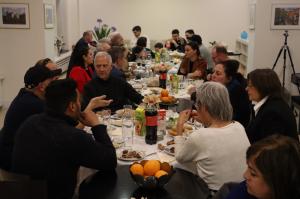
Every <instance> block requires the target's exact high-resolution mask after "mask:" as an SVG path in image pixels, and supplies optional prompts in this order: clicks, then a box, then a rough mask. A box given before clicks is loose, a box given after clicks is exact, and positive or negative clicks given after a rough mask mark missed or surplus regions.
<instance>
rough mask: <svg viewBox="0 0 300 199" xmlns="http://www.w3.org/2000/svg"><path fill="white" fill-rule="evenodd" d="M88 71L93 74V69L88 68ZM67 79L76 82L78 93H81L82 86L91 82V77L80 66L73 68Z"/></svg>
mask: <svg viewBox="0 0 300 199" xmlns="http://www.w3.org/2000/svg"><path fill="white" fill-rule="evenodd" d="M88 70H89V72H90V74H93V69H92V68H91V67H88ZM69 77H70V78H72V79H74V80H75V81H76V83H77V89H78V90H79V92H80V93H82V91H83V87H84V85H85V84H86V83H88V82H89V81H90V80H91V77H90V76H89V75H88V73H87V72H86V71H85V70H84V69H83V68H82V67H81V66H73V68H72V70H71V72H70V75H69Z"/></svg>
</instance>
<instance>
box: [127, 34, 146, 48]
mask: <svg viewBox="0 0 300 199" xmlns="http://www.w3.org/2000/svg"><path fill="white" fill-rule="evenodd" d="M140 37H146V38H147V46H146V48H149V49H150V39H149V37H148V36H147V35H140V36H139V37H133V38H132V39H131V40H130V48H133V47H135V46H136V42H137V40H138V38H140Z"/></svg>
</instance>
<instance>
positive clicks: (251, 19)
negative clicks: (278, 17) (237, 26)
mask: <svg viewBox="0 0 300 199" xmlns="http://www.w3.org/2000/svg"><path fill="white" fill-rule="evenodd" d="M255 6H256V5H255V4H254V3H252V4H250V5H249V29H250V30H254V28H255Z"/></svg>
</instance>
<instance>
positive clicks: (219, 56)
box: [211, 45, 229, 64]
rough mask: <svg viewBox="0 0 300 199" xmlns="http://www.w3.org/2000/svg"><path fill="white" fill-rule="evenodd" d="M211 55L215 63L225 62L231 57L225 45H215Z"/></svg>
mask: <svg viewBox="0 0 300 199" xmlns="http://www.w3.org/2000/svg"><path fill="white" fill-rule="evenodd" d="M211 57H212V60H213V62H214V64H216V63H219V62H224V61H227V60H228V59H229V57H228V52H227V49H226V48H225V47H224V46H219V45H218V46H214V47H213V48H212V49H211Z"/></svg>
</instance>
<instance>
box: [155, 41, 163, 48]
mask: <svg viewBox="0 0 300 199" xmlns="http://www.w3.org/2000/svg"><path fill="white" fill-rule="evenodd" d="M163 47H164V45H163V44H162V43H161V42H158V43H156V44H155V45H154V48H159V49H160V48H163Z"/></svg>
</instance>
